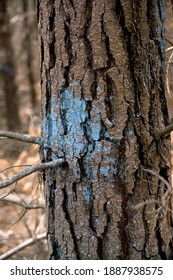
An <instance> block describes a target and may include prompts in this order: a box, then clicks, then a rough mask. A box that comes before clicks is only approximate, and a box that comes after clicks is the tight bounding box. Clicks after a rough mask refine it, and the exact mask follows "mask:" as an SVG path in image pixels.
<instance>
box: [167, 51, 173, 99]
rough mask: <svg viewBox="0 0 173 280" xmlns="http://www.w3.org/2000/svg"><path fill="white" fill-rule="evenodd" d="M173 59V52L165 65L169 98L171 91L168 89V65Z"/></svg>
mask: <svg viewBox="0 0 173 280" xmlns="http://www.w3.org/2000/svg"><path fill="white" fill-rule="evenodd" d="M172 58H173V52H172V53H171V55H170V57H169V59H168V63H167V67H166V87H167V94H168V95H169V96H171V91H170V87H169V76H168V75H169V67H170V63H171V60H172Z"/></svg>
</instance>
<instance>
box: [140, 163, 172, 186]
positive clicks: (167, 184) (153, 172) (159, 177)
mask: <svg viewBox="0 0 173 280" xmlns="http://www.w3.org/2000/svg"><path fill="white" fill-rule="evenodd" d="M142 170H144V171H145V172H147V173H150V174H151V175H153V176H156V177H157V178H158V179H159V180H160V181H161V182H162V183H163V184H164V185H165V186H166V187H167V189H168V190H169V191H172V187H171V185H170V184H169V183H168V181H166V180H165V179H164V178H163V177H162V176H160V175H159V174H158V173H157V172H155V171H153V170H151V169H147V168H144V167H142Z"/></svg>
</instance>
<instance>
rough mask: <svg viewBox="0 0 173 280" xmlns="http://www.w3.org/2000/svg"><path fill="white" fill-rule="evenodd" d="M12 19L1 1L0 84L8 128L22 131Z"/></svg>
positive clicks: (3, 1)
mask: <svg viewBox="0 0 173 280" xmlns="http://www.w3.org/2000/svg"><path fill="white" fill-rule="evenodd" d="M10 28H11V27H10V18H9V15H8V11H7V1H5V0H1V1H0V49H1V57H0V82H1V86H2V89H3V92H4V99H5V106H6V119H7V127H8V129H9V130H13V131H14V130H20V129H21V122H20V117H19V109H18V107H19V100H18V94H17V91H18V87H17V84H16V79H15V78H16V77H15V76H16V69H15V68H16V67H15V62H14V49H13V46H12V44H11V30H10Z"/></svg>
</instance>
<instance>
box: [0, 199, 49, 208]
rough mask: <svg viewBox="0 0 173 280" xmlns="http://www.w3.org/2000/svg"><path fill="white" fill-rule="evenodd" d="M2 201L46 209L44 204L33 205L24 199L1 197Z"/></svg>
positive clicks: (25, 206) (24, 206)
mask: <svg viewBox="0 0 173 280" xmlns="http://www.w3.org/2000/svg"><path fill="white" fill-rule="evenodd" d="M0 201H4V202H7V203H13V204H17V205H19V206H22V207H23V208H25V209H44V208H45V207H44V206H43V205H32V204H31V205H29V204H27V203H26V202H25V201H23V202H22V201H17V200H14V199H10V198H2V199H0Z"/></svg>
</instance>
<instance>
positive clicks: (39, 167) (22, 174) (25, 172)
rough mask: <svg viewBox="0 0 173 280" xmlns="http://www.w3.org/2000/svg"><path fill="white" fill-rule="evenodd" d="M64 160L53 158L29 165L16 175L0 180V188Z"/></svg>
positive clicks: (59, 163)
mask: <svg viewBox="0 0 173 280" xmlns="http://www.w3.org/2000/svg"><path fill="white" fill-rule="evenodd" d="M64 162H65V161H64V159H62V158H61V159H57V160H53V161H50V162H45V163H39V164H36V165H34V166H31V167H29V168H27V169H25V170H23V171H21V172H19V173H17V174H16V175H14V176H13V177H11V178H10V179H7V180H5V181H3V182H1V183H0V189H3V188H6V187H7V186H9V185H11V184H13V183H14V182H17V181H19V180H20V179H22V178H24V177H26V176H28V175H30V174H32V173H34V172H36V171H38V170H44V169H48V168H53V167H55V166H58V165H61V164H63V163H64Z"/></svg>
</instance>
